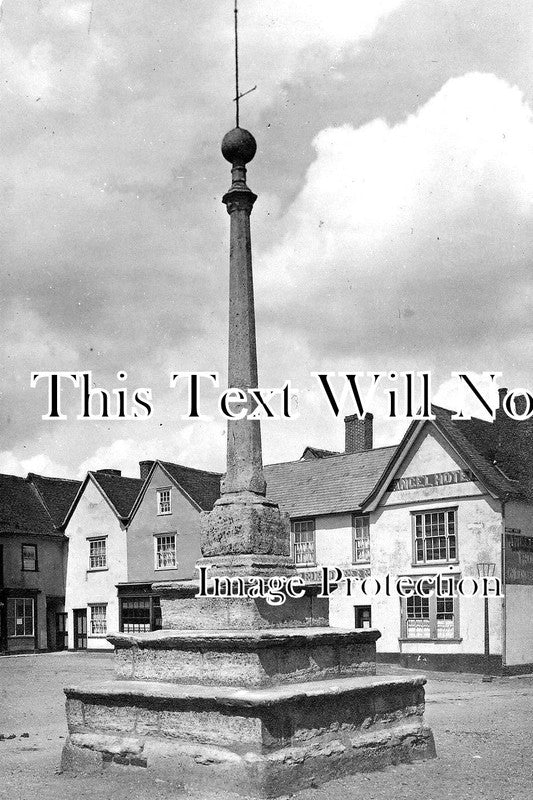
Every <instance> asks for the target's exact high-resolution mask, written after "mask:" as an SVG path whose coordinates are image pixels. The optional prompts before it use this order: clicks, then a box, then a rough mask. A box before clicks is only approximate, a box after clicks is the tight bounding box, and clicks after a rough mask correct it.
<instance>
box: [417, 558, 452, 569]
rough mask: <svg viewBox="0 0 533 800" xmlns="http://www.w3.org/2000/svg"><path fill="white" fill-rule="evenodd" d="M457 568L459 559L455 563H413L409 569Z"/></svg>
mask: <svg viewBox="0 0 533 800" xmlns="http://www.w3.org/2000/svg"><path fill="white" fill-rule="evenodd" d="M457 566H459V559H456V560H455V561H416V562H415V561H413V562H412V563H411V567H413V568H416V567H424V568H425V569H428V567H457Z"/></svg>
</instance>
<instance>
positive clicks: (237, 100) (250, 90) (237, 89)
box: [233, 0, 257, 128]
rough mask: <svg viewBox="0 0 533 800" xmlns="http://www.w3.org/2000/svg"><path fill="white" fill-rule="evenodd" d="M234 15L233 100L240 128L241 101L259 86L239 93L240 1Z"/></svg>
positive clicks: (236, 121) (235, 7) (236, 2)
mask: <svg viewBox="0 0 533 800" xmlns="http://www.w3.org/2000/svg"><path fill="white" fill-rule="evenodd" d="M233 14H234V17H235V97H234V98H233V100H234V102H235V127H236V128H238V127H239V100H240V99H241V97H244V96H245V95H247V94H250V92H253V91H254V89H257V85H256V86H253V87H252V88H251V89H248V91H246V92H242V93H241V92H240V91H239V5H238V0H235V5H234V7H233Z"/></svg>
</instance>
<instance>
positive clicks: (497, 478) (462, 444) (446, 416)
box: [432, 405, 519, 496]
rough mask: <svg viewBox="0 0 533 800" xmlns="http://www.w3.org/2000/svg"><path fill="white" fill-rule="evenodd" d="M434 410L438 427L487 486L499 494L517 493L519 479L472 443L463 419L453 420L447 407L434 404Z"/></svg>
mask: <svg viewBox="0 0 533 800" xmlns="http://www.w3.org/2000/svg"><path fill="white" fill-rule="evenodd" d="M432 411H433V414H434V415H435V417H436V422H437V427H440V429H441V430H442V432H443V433H444V435H445V436H446V437H447V438H448V440H449V441H450V442H451V444H452V445H454V446H455V448H456V449H457V450H458V452H459V453H460V455H462V456H463V457H464V458H465V460H466V461H468V462H469V464H470V466H471V468H472V470H473V471H474V474H475V475H477V477H478V478H480V479H481V481H482V482H483V483H484V484H485V485H486V486H487V488H489V489H492V490H493V491H494V492H495V494H497V495H498V496H500V495H504V494H508V493H516V492H517V491H518V490H519V486H518V482H517V481H515V480H510V479H509V478H507V477H506V476H505V475H504V474H503V472H501V471H500V470H499V469H498V468H497V467H496V466H494V464H491V462H490V461H488V460H487V458H485V457H484V456H483V455H482V453H481V452H480V451H479V449H478V448H477V447H475V446H474V445H473V444H472V442H471V440H470V438H468V437H467V436H466V435H465V434H466V433H467V432H468V430H469V428H468V426H464V427H463V422H462V421H461V420H452V418H451V416H452V412H451V411H449V410H448V409H447V408H441V407H440V406H435V405H433V406H432ZM488 424H490V423H488Z"/></svg>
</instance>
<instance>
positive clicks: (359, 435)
mask: <svg viewBox="0 0 533 800" xmlns="http://www.w3.org/2000/svg"><path fill="white" fill-rule="evenodd" d="M373 426H374V415H373V414H366V415H365V418H364V419H359V417H358V416H357V414H350V416H349V417H344V452H345V453H363V452H364V451H365V450H372V447H373V438H374V436H373Z"/></svg>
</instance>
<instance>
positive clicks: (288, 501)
mask: <svg viewBox="0 0 533 800" xmlns="http://www.w3.org/2000/svg"><path fill="white" fill-rule="evenodd" d="M395 452H396V445H393V446H392V447H378V448H376V449H375V450H365V451H364V452H361V453H348V454H343V455H338V456H330V457H328V458H317V459H309V460H304V461H288V462H286V463H282V464H270V465H268V466H266V467H265V478H266V482H267V496H268V497H270V498H271V499H272V500H275V501H276V502H277V503H279V505H280V507H281V509H282V511H287V512H288V513H289V514H290V516H291V517H304V516H316V515H320V514H335V513H341V512H349V511H357V510H359V509H360V508H361V504H362V503H363V501H364V500H365V499H366V497H367V496H368V494H369V493H370V492H371V490H372V489H373V488H374V486H375V485H376V483H377V481H378V480H379V478H380V476H381V475H382V474H383V472H384V470H385V468H386V467H387V465H388V463H389V462H390V460H391V458H392V457H393V455H394V453H395Z"/></svg>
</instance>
